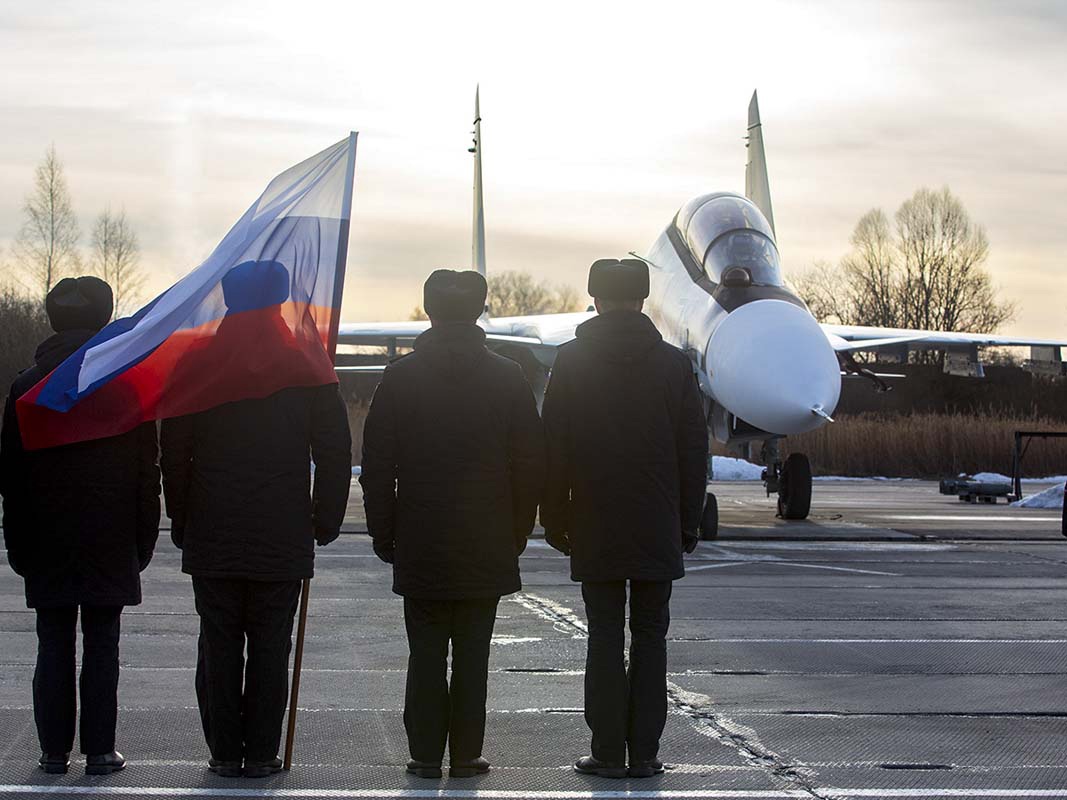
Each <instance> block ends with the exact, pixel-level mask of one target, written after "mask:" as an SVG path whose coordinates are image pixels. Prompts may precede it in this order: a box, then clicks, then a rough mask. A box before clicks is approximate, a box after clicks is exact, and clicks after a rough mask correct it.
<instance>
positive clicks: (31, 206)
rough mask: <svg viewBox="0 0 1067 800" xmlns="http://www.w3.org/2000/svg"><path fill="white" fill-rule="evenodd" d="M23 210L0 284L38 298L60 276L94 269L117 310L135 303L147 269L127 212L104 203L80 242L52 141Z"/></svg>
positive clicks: (121, 312) (0, 271) (118, 313)
mask: <svg viewBox="0 0 1067 800" xmlns="http://www.w3.org/2000/svg"><path fill="white" fill-rule="evenodd" d="M22 214H23V219H22V224H21V226H20V227H19V229H18V232H17V234H16V236H15V241H14V244H13V245H12V247H11V252H10V253H9V254H7V257H6V258H4V259H3V262H2V263H0V267H2V268H0V287H2V288H3V290H4V291H5V292H7V293H8V294H21V295H24V296H26V297H29V298H34V299H37V300H40V299H42V298H44V296H45V295H46V294H48V292H49V290H50V289H51V288H52V287H53V286H54V285H55V284H56V283H57V282H58V281H60V280H61V279H62V278H64V277H67V276H70V275H84V274H93V275H97V276H99V277H101V278H103V279H104V280H105V281H107V282H108V283H109V284H111V288H112V290H113V291H114V293H115V314H116V316H125V315H126V314H129V313H131V312H133V311H135V310H136V309H137V306H138V305H139V303H140V302H141V300H142V299H143V291H144V288H145V284H146V282H147V275H146V273H145V271H144V269H143V268H142V266H141V261H140V253H141V248H140V243H139V242H138V239H137V234H136V233H135V232H134V230H133V227H132V225H131V224H130V221H129V220H128V219H127V217H126V212H125V211H123V210H119V211H117V212H116V211H113V210H112V209H111V208H106V209H104V210H103V211H102V212H100V214H99V215H98V216H97V217H96V219H95V220H94V222H93V224H92V228H91V230H90V233H89V237H88V242H87V243H85V242H83V237H82V231H81V227H80V225H79V223H78V217H77V215H76V214H75V213H74V207H73V203H72V201H71V194H70V188H69V186H68V185H67V179H66V175H65V173H64V169H63V164H62V162H61V161H60V159H59V156H58V154H57V153H56V149H55V146H54V145H53V146H51V147H49V148H48V150H47V151H46V152H45V157H44V160H43V161H42V162H41V163H40V164H39V165H38V166H37V168H36V169H35V171H34V176H33V186H32V188H31V190H30V192H29V193H28V194H27V196H26V199H25V202H24V203H23V207H22ZM86 244H87V246H83V245H86ZM0 325H3V320H0Z"/></svg>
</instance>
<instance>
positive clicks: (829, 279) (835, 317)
mask: <svg viewBox="0 0 1067 800" xmlns="http://www.w3.org/2000/svg"><path fill="white" fill-rule="evenodd" d="M789 283H790V284H791V285H792V287H793V291H794V292H796V293H797V295H798V296H799V297H800V299H801V300H803V301H804V303H805V304H806V305H807V307H808V310H809V311H811V313H812V314H813V315H814V316H815V319H817V320H819V321H820V322H833V323H844V321H845V319H846V318H847V317H848V315H849V310H848V308H847V303H845V302H844V292H845V280H844V275H843V273H842V272H841V271H840V270H838V269H837V267H835V266H834V265H833V264H831V263H830V262H829V261H816V262H815V264H814V265H812V266H811V267H810V268H808V269H807V270H805V271H803V272H799V273H796V274H794V275H792V276H791V277H790V278H789Z"/></svg>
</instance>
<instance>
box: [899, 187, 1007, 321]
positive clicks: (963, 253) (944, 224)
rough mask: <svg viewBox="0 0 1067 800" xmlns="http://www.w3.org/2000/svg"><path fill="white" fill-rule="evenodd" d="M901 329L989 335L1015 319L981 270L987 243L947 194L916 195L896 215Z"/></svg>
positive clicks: (925, 191) (945, 191) (925, 192)
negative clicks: (962, 330)
mask: <svg viewBox="0 0 1067 800" xmlns="http://www.w3.org/2000/svg"><path fill="white" fill-rule="evenodd" d="M896 223H897V252H898V257H899V259H900V272H901V286H900V292H899V294H900V297H901V300H902V306H903V320H902V321H903V325H904V327H912V328H925V329H929V330H935V331H946V330H960V329H964V330H971V331H975V332H976V333H992V332H993V331H995V330H997V329H998V328H999V327H1000V326H1001V325H1003V324H1004V323H1005V322H1008V321H1009V320H1011V319H1012V318H1013V317H1014V316H1015V306H1014V304H1012V303H1010V302H1004V303H1001V302H998V301H997V297H996V292H995V290H994V288H993V285H992V281H991V279H990V277H989V273H988V272H986V271H985V269H984V268H983V266H982V265H983V264H984V263H985V261H986V259H987V258H988V257H989V239H988V238H986V234H985V231H984V230H983V229H982V227H981V226H980V225H976V224H975V223H973V222H972V221H971V219H970V217H969V216H968V214H967V210H966V209H965V208H964V207H963V203H961V202H960V201H959V199H958V198H957V197H955V196H953V195H952V193H951V192H949V190H948V188H947V187H946V188H944V189H941V191H938V192H935V191H931V190H930V189H920V190H919V191H917V192H916V193H915V194H914V195H913V196H912V197H911V199H910V200H906V201H905V202H904V203H903V205H901V207H900V209H899V210H898V211H897V214H896Z"/></svg>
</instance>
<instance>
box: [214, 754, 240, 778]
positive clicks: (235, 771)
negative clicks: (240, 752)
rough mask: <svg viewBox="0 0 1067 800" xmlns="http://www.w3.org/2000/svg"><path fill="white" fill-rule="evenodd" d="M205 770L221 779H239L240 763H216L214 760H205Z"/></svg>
mask: <svg viewBox="0 0 1067 800" xmlns="http://www.w3.org/2000/svg"><path fill="white" fill-rule="evenodd" d="M207 768H208V769H209V770H211V771H212V772H214V773H215V774H216V775H218V776H219V777H221V778H240V777H241V762H240V761H216V760H215V759H214V758H209V759H208V760H207Z"/></svg>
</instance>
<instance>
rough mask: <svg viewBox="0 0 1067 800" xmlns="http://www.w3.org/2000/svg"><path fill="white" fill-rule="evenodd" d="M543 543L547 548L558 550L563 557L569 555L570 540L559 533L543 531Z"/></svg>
mask: <svg viewBox="0 0 1067 800" xmlns="http://www.w3.org/2000/svg"><path fill="white" fill-rule="evenodd" d="M545 541H546V542H548V546H549V547H552V548H554V549H556V550H559V551H560V552H561V553H563V555H565V556H569V555H570V554H571V538H570V537H569V536H568V535H567V534H565V533H563V532H561V531H545Z"/></svg>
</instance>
